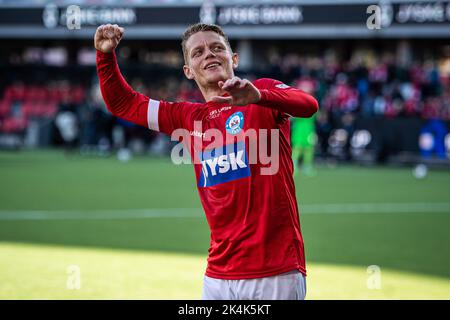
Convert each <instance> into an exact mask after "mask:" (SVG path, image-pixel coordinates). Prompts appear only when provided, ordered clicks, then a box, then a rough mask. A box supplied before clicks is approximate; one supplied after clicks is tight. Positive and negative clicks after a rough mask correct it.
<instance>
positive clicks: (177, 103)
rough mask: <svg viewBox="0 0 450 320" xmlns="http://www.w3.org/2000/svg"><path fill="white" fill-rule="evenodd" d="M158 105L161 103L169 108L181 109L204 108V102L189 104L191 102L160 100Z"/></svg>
mask: <svg viewBox="0 0 450 320" xmlns="http://www.w3.org/2000/svg"><path fill="white" fill-rule="evenodd" d="M160 103H162V104H163V105H165V106H171V107H174V108H183V109H192V110H194V109H198V108H204V107H205V106H206V103H204V102H191V101H164V100H161V101H160Z"/></svg>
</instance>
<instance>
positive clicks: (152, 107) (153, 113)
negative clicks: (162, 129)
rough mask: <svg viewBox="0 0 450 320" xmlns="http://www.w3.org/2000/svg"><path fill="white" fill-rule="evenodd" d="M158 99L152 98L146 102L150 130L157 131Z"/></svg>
mask: <svg viewBox="0 0 450 320" xmlns="http://www.w3.org/2000/svg"><path fill="white" fill-rule="evenodd" d="M158 112H159V101H158V100H152V99H150V101H149V102H148V110H147V121H148V128H149V129H150V130H155V131H159V124H158Z"/></svg>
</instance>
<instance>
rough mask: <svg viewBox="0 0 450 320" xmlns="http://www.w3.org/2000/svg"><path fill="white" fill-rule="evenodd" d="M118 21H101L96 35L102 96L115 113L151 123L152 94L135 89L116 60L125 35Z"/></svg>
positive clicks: (136, 122)
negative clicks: (150, 98) (119, 45)
mask: <svg viewBox="0 0 450 320" xmlns="http://www.w3.org/2000/svg"><path fill="white" fill-rule="evenodd" d="M124 31H125V30H124V29H123V28H121V27H119V26H118V25H111V24H107V25H101V26H100V27H98V28H97V31H96V32H95V37H94V45H95V49H97V74H98V78H99V81H100V89H101V92H102V96H103V100H104V101H105V103H106V106H107V108H108V110H109V111H110V112H111V113H112V114H113V115H115V116H116V117H119V118H122V119H124V120H126V121H130V122H133V123H135V124H138V125H142V126H145V127H148V122H147V110H148V102H149V98H148V97H146V96H144V95H143V94H140V93H139V92H136V91H134V90H133V89H132V88H131V87H130V86H129V85H128V83H127V82H126V81H125V79H124V78H123V76H122V74H121V73H120V70H119V66H118V64H117V60H116V55H115V53H114V50H115V48H116V47H117V45H118V44H119V42H120V40H121V39H122V37H123V34H124Z"/></svg>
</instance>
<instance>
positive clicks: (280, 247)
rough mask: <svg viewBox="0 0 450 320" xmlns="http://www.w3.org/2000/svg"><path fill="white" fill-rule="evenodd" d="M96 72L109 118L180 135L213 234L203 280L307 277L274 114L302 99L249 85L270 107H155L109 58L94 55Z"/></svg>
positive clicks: (285, 136)
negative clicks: (295, 274) (281, 104)
mask: <svg viewBox="0 0 450 320" xmlns="http://www.w3.org/2000/svg"><path fill="white" fill-rule="evenodd" d="M97 68H98V74H99V78H100V85H101V89H102V93H103V96H104V99H105V102H106V104H107V106H108V108H109V109H110V110H111V111H114V112H113V113H114V114H116V115H117V116H120V117H123V118H126V119H127V120H128V121H133V122H135V123H138V124H140V125H147V126H148V127H149V128H150V129H152V130H156V131H159V132H163V133H165V134H168V135H173V134H175V136H183V138H181V139H180V140H182V141H183V143H184V144H185V146H186V147H187V150H188V151H189V152H190V157H191V159H192V160H193V162H194V169H195V175H196V179H197V188H198V193H199V195H200V200H201V203H202V205H203V209H204V212H205V215H206V219H207V221H208V224H209V227H210V229H211V240H210V241H211V242H210V248H209V257H208V266H207V270H206V275H207V276H209V277H213V278H220V279H230V280H231V279H249V278H259V277H267V276H273V275H277V274H281V273H284V272H287V271H290V270H299V271H300V272H301V273H303V274H305V275H306V269H305V254H304V246H303V239H302V234H301V230H300V223H299V212H298V206H297V201H296V195H295V185H294V180H293V163H292V159H291V145H290V122H289V120H288V118H289V115H288V114H286V113H284V112H282V111H280V110H278V109H277V108H274V107H273V104H274V103H275V102H276V103H279V101H283V99H289V97H290V98H291V100H292V99H293V98H296V99H299V98H300V99H302V98H303V96H302V95H303V94H304V93H300V92H299V90H298V89H294V88H290V87H288V86H286V85H284V84H283V83H281V82H279V81H277V80H273V79H258V80H256V81H254V82H253V84H254V85H255V86H256V87H257V88H258V89H260V92H261V94H262V100H263V99H267V100H268V101H267V102H268V103H267V104H266V105H270V103H272V105H271V107H268V106H265V105H261V103H260V104H250V105H247V106H230V105H227V104H223V103H222V104H217V103H214V102H207V103H190V102H166V101H157V100H152V99H149V98H148V97H145V96H143V95H141V94H139V93H136V92H134V91H132V90H131V88H129V87H128V86H127V85H126V84H125V82H124V80H123V78H122V76H121V75H120V73H119V71H118V67H117V65H116V62H115V57H113V55H107V54H102V53H98V54H97ZM119 92H120V93H119ZM119 94H120V96H117V95H119ZM269 95H271V96H273V97H274V98H271V100H269V98H267V97H268V96H269ZM290 95H291V96H290ZM305 97H306V98H305V99H309V98H310V96H309V95H307V96H306V94H305ZM277 99H278V100H277ZM311 99H312V100H314V99H313V98H311ZM294 100H295V99H294ZM312 100H307V102H305V105H308V106H309V105H311V101H312ZM117 101H119V102H120V103H118V102H117ZM286 101H287V100H286ZM305 101H306V100H305ZM314 101H315V100H314ZM288 102H289V101H287V102H286V104H288ZM276 103H275V104H276ZM315 103H317V102H315ZM305 108H306V107H305ZM312 108H313V109H314V108H317V105H316V104H315V105H314V106H313V107H312ZM314 110H317V109H314ZM314 110H313V113H314V112H315V111H314ZM219 137H220V138H219Z"/></svg>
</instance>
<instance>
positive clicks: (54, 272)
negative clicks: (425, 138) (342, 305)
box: [0, 151, 450, 299]
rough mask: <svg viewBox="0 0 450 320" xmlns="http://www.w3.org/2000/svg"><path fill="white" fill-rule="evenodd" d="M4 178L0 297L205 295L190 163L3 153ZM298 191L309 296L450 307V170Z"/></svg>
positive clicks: (318, 180) (326, 182)
mask: <svg viewBox="0 0 450 320" xmlns="http://www.w3.org/2000/svg"><path fill="white" fill-rule="evenodd" d="M0 177H1V181H2V183H1V184H0V299H38V298H42V299H118V298H123V299H199V298H200V295H201V287H202V277H203V273H204V269H205V266H206V257H207V249H208V244H209V231H208V226H207V223H206V220H205V218H204V217H203V213H202V210H201V208H200V202H199V200H198V194H197V190H196V188H195V180H194V172H193V169H192V167H191V166H187V165H184V166H175V165H173V164H172V163H171V162H170V160H169V159H152V158H147V157H145V158H144V157H140V158H135V159H133V160H132V161H130V162H128V163H121V162H119V161H117V160H116V159H115V158H113V157H111V158H106V159H105V158H83V157H81V156H71V157H68V158H67V157H65V156H64V154H63V153H61V152H57V151H39V152H20V153H13V152H1V153H0ZM296 186H297V195H298V201H299V205H300V210H301V214H300V221H301V226H302V231H303V235H304V240H305V246H306V248H305V249H306V256H307V269H308V279H307V287H308V293H307V298H308V299H450V249H449V248H450V232H449V226H450V197H449V187H450V172H448V171H433V170H432V171H431V172H430V173H429V175H428V176H427V177H426V178H425V179H423V180H417V179H415V178H413V176H412V174H411V169H407V168H363V167H357V166H344V167H337V168H328V167H319V168H318V174H317V176H315V177H312V178H310V177H304V176H296ZM371 265H376V266H378V267H379V268H380V269H379V270H380V273H376V274H375V275H374V274H371V273H370V272H368V267H369V266H371ZM73 266H76V268H77V270H78V271H79V275H80V277H79V279H80V282H79V285H80V286H79V289H77V288H75V289H74V288H73V287H71V286H70V283H72V282H71V281H72V280H73V279H74V278H73V277H74V274H75V273H74V271H73ZM78 271H77V272H78ZM374 283H375V284H376V285H375V286H373V284H374ZM371 284H372V285H371Z"/></svg>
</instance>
